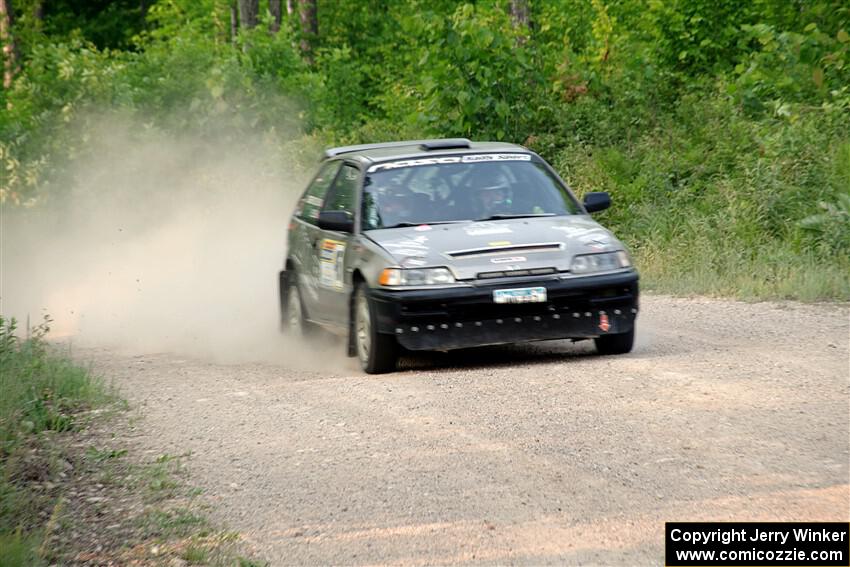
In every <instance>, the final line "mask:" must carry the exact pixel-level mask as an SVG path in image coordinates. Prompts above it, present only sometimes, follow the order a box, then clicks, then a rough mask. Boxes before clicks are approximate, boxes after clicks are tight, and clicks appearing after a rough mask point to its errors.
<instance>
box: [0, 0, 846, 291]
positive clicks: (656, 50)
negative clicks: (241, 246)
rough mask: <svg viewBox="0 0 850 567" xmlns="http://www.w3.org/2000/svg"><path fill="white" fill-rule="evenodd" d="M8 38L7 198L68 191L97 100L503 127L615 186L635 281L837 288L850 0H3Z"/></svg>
mask: <svg viewBox="0 0 850 567" xmlns="http://www.w3.org/2000/svg"><path fill="white" fill-rule="evenodd" d="M0 42H2V44H3V54H2V55H3V88H2V91H0V200H2V203H3V207H15V208H17V207H22V208H38V207H42V206H45V204H47V203H51V202H52V203H54V204H55V203H57V202H61V200H62V199H63V198H67V195H63V192H64V191H65V189H66V187H67V186H68V178H69V175H71V176H73V175H75V173H74V172H75V169H74V165H75V164H76V163H79V162H80V161H81V160H84V159H85V158H86V156H87V154H88V153H91V152H93V151H96V150H95V149H94V148H95V147H96V146H95V145H93V144H92V143H91V141H92V139H93V137H96V136H98V135H99V133H100V132H101V131H100V130H99V128H102V127H103V126H102V125H103V123H104V116H107V117H111V118H113V119H114V120H115V121H116V122H120V123H122V124H125V125H126V124H130V125H131V128H130V130H131V132H132V135H133V136H136V137H138V138H139V139H145V138H146V137H147V138H151V137H155V136H161V135H163V134H165V135H168V136H173V137H177V138H180V137H185V138H186V139H199V137H200V138H202V139H214V140H216V144H215V145H214V146H211V147H215V148H216V150H215V151H227V148H228V147H232V148H234V149H236V148H240V147H244V145H243V141H244V140H246V139H251V140H257V139H259V140H262V144H263V145H265V146H266V147H267V148H270V149H272V150H273V152H274V153H275V154H276V155H279V156H280V158H281V161H285V162H286V163H290V164H292V167H295V168H300V169H302V170H309V169H310V168H312V167H313V166H314V164H315V160H316V158H317V157H318V155H319V152H320V150H321V148H322V147H323V146H328V145H339V144H347V143H360V142H377V141H387V140H395V139H416V138H423V137H454V136H465V137H469V138H472V139H476V140H504V141H510V142H516V143H520V144H524V145H526V146H527V147H529V148H531V149H533V150H535V151H537V152H538V153H540V154H541V155H542V156H543V157H544V158H545V159H547V160H548V161H549V162H550V163H552V164H553V165H554V167H555V168H556V169H557V170H558V171H559V173H560V174H561V175H562V177H563V178H564V179H565V180H566V181H567V182H568V183H569V184H570V185H571V187H573V189H574V190H575V191H576V192H577V193H579V194H583V193H585V192H588V191H609V192H610V193H611V194H612V197H613V201H614V206H613V208H612V209H611V210H609V211H607V212H605V213H602V214H601V215H600V220H601V221H602V222H603V223H605V224H606V225H607V226H609V227H610V228H612V229H613V230H614V231H615V232H616V233H617V235H618V236H620V237H621V238H622V239H623V240H624V241H625V242H626V243H627V244H628V246H629V247H630V249H631V251H632V253H633V255H634V256H635V260H636V263H637V265H638V267H639V269H640V270H641V273H642V277H643V282H644V285H645V287H649V288H651V289H655V290H659V291H664V292H672V293H686V294H690V293H700V294H713V295H727V296H736V297H742V298H752V299H762V298H792V299H801V300H808V301H812V300H825V299H838V300H848V299H850V276H848V274H850V4H848V3H846V2H845V1H841V0H821V1H803V0H748V1H743V0H742V1H732V0H667V1H662V0H617V1H613V0H612V1H603V0H545V1H544V0H479V1H476V2H457V1H452V0H372V1H364V0H262V1H258V0H238V1H235V0H156V1H148V0H89V1H86V2H76V1H73V0H14V1H11V0H0ZM222 148H224V149H222ZM199 151H203V150H199ZM257 167H258V168H262V167H263V165H262V163H259V164H258V165H257ZM199 186H201V187H202V183H201V184H199ZM237 189H238V188H237ZM281 223H282V225H283V223H284V221H283V220H282V221H281ZM275 244H277V243H275Z"/></svg>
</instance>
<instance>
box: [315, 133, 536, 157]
mask: <svg viewBox="0 0 850 567" xmlns="http://www.w3.org/2000/svg"><path fill="white" fill-rule="evenodd" d="M499 151H502V152H518V151H519V152H523V153H528V154H532V153H533V152H531V151H530V150H528V149H527V148H524V147H523V146H520V145H518V144H509V143H507V142H473V141H470V140H467V139H466V138H442V139H433V140H406V141H401V142H385V143H379V144H360V145H356V146H342V147H339V148H330V149H328V150H325V153H324V157H323V160H327V159H331V158H336V157H346V158H351V159H355V160H357V161H361V162H364V163H373V162H379V161H387V160H396V159H404V158H413V157H425V156H438V155H448V154H451V155H458V154H470V153H480V152H499Z"/></svg>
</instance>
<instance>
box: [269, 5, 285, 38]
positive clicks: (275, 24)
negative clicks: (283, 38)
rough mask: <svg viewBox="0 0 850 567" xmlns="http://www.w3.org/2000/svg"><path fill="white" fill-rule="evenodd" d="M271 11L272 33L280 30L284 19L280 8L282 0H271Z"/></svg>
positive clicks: (270, 26) (270, 27)
mask: <svg viewBox="0 0 850 567" xmlns="http://www.w3.org/2000/svg"><path fill="white" fill-rule="evenodd" d="M269 12H271V15H272V23H271V24H269V30H270V31H271V32H272V33H277V32H278V31H280V23H281V21H282V20H283V13H282V12H281V10H280V0H269Z"/></svg>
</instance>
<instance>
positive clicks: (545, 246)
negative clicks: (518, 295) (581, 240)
mask: <svg viewBox="0 0 850 567" xmlns="http://www.w3.org/2000/svg"><path fill="white" fill-rule="evenodd" d="M562 247H563V244H561V243H560V242H545V243H542V244H514V245H512V246H498V247H488V248H471V249H469V250H456V251H454V252H446V254H447V255H448V256H450V257H452V258H470V257H473V256H490V255H493V254H505V253H507V252H526V253H528V252H552V251H554V250H560V249H561V248H562Z"/></svg>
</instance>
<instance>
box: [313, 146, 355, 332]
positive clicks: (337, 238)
mask: <svg viewBox="0 0 850 567" xmlns="http://www.w3.org/2000/svg"><path fill="white" fill-rule="evenodd" d="M361 182H362V174H361V171H360V169H358V167H357V166H356V165H355V164H354V163H348V162H347V163H345V164H343V166H342V168H341V169H340V171H339V174H338V175H337V176H336V179H335V180H334V183H333V186H332V187H331V189H330V191H328V196H327V198H326V199H325V202H324V205H323V207H322V211H323V212H325V211H344V212H345V213H347V214H348V216H349V218H351V219H352V220H355V214H356V213H355V212H356V210H357V208H356V206H355V204H356V202H357V192H358V190H359V188H360V184H361ZM355 224H356V223H355ZM353 236H354V235H352V234H349V233H346V232H339V231H333V230H321V231H320V235H319V239H320V242H319V243H318V275H317V280H318V286H317V289H318V297H319V303H318V312H317V315H318V317H319V318H320V319H322V320H324V321H327V322H329V323H333V324H337V325H345V324H346V323H347V321H348V297H349V296H350V295H351V279H350V278H349V277H347V276H348V274H347V271H346V266H347V265H348V264H349V263H350V262H346V256H347V255H348V254H350V252H351V246H350V245H351V240H352V237H353Z"/></svg>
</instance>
